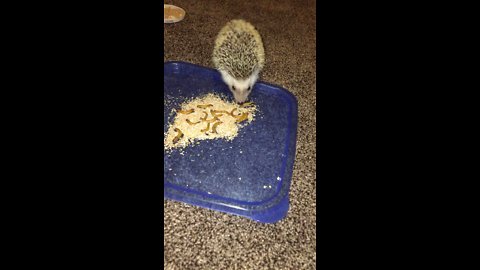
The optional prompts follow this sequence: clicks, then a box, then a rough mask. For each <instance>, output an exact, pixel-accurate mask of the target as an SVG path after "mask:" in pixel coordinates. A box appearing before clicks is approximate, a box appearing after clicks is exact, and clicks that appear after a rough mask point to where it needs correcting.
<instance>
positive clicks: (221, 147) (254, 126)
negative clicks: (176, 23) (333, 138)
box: [163, 62, 298, 223]
mask: <svg viewBox="0 0 480 270" xmlns="http://www.w3.org/2000/svg"><path fill="white" fill-rule="evenodd" d="M164 68H165V69H164V73H163V74H164V79H165V82H164V86H163V91H164V94H163V96H164V105H165V108H164V111H163V117H164V123H165V125H164V127H163V129H164V132H167V129H168V124H169V123H171V122H173V120H174V117H175V115H172V114H171V111H172V109H178V108H179V107H180V104H181V103H183V102H185V100H186V99H189V98H195V97H199V96H202V95H205V94H208V93H212V92H214V93H217V94H220V95H223V96H226V97H227V98H229V99H230V100H233V97H232V95H231V93H230V91H229V90H228V88H227V86H226V85H225V84H224V83H223V81H222V80H221V77H220V74H219V73H218V72H217V71H216V70H214V69H210V68H205V67H200V66H197V65H193V64H189V63H184V62H167V63H165V64H164ZM250 98H251V100H252V101H253V102H255V104H256V105H257V106H258V113H257V115H256V119H255V121H253V122H252V123H251V124H249V125H248V126H246V127H244V128H243V129H241V130H240V133H239V135H238V136H237V137H236V138H235V139H234V140H233V141H232V142H227V141H225V140H207V141H201V143H200V144H199V145H194V146H191V147H187V148H186V149H184V150H183V152H184V153H183V155H182V154H180V151H176V150H174V151H173V152H172V153H164V162H163V167H164V188H165V189H164V190H165V191H164V197H165V198H167V199H172V200H176V201H181V202H185V203H188V204H192V205H196V206H200V207H204V208H208V209H213V210H217V211H222V212H226V213H230V214H235V215H240V216H244V217H247V218H250V219H253V220H255V221H259V222H263V223H274V222H277V221H279V220H281V219H283V218H284V217H285V216H286V215H287V212H288V209H289V197H288V194H289V191H290V183H291V179H292V171H293V165H294V160H295V152H296V139H297V121H298V104H297V100H296V98H295V97H294V96H293V95H292V94H291V93H290V92H288V91H287V90H285V89H282V88H280V87H277V86H274V85H270V84H266V83H263V82H258V83H257V84H255V87H254V89H253V92H252V94H251V97H250Z"/></svg>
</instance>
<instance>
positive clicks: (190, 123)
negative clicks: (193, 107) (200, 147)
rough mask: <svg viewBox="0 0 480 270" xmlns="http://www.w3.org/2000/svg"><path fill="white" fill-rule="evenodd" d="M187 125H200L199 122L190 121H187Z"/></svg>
mask: <svg viewBox="0 0 480 270" xmlns="http://www.w3.org/2000/svg"><path fill="white" fill-rule="evenodd" d="M187 123H188V124H189V125H191V126H193V125H197V124H200V123H201V121H198V122H196V123H194V122H192V121H190V119H187Z"/></svg>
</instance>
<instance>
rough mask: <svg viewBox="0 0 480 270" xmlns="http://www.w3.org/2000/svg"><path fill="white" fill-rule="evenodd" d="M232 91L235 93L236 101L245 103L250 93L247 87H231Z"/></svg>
mask: <svg viewBox="0 0 480 270" xmlns="http://www.w3.org/2000/svg"><path fill="white" fill-rule="evenodd" d="M231 92H232V94H233V97H234V98H235V102H237V103H239V104H242V103H245V102H246V101H247V99H248V96H249V94H250V91H248V90H247V89H236V90H233V89H231Z"/></svg>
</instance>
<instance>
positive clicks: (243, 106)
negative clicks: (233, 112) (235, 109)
mask: <svg viewBox="0 0 480 270" xmlns="http://www.w3.org/2000/svg"><path fill="white" fill-rule="evenodd" d="M253 105H254V104H253V102H247V103H243V104H242V105H240V108H246V107H250V106H253Z"/></svg>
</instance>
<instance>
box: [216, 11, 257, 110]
mask: <svg viewBox="0 0 480 270" xmlns="http://www.w3.org/2000/svg"><path fill="white" fill-rule="evenodd" d="M212 59H213V63H214V65H215V68H216V69H217V70H218V71H219V72H220V74H221V75H222V80H223V81H224V82H225V83H226V84H227V85H228V87H229V89H230V91H231V92H232V94H233V97H234V98H235V101H236V102H237V103H239V104H242V103H244V102H246V101H247V100H248V97H249V95H250V93H251V92H252V89H253V86H254V85H255V83H256V81H257V79H258V76H259V73H260V72H261V71H262V69H263V67H264V65H265V50H264V47H263V42H262V38H261V36H260V34H259V33H258V31H257V30H256V29H255V27H254V26H253V25H252V24H250V23H249V22H246V21H244V20H232V21H230V22H228V23H227V24H226V25H225V26H224V27H223V28H222V29H221V30H220V32H219V33H218V36H217V38H216V40H215V47H214V50H213V56H212Z"/></svg>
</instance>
